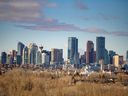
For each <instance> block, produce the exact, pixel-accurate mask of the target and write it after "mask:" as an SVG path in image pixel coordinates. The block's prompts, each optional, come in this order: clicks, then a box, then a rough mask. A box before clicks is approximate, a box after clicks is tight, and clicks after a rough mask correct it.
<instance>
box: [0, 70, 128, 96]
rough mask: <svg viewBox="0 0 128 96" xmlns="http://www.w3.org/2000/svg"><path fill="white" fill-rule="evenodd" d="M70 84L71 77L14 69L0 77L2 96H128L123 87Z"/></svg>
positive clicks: (80, 83) (84, 83) (82, 83)
mask: <svg viewBox="0 0 128 96" xmlns="http://www.w3.org/2000/svg"><path fill="white" fill-rule="evenodd" d="M53 77H54V78H53ZM70 82H71V77H70V76H61V77H59V78H58V77H57V76H56V75H51V74H50V73H47V72H45V73H40V74H33V73H32V72H31V71H23V70H21V69H14V70H12V71H10V72H7V73H6V74H4V75H2V76H0V96H128V88H127V87H124V86H123V85H116V84H112V85H106V84H96V83H87V82H77V83H76V84H75V85H70Z"/></svg>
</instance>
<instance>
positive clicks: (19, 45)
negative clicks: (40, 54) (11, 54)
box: [17, 42, 24, 56]
mask: <svg viewBox="0 0 128 96" xmlns="http://www.w3.org/2000/svg"><path fill="white" fill-rule="evenodd" d="M23 48H24V44H23V43H22V42H18V45H17V55H21V56H22V55H23Z"/></svg>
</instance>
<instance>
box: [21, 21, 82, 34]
mask: <svg viewBox="0 0 128 96" xmlns="http://www.w3.org/2000/svg"><path fill="white" fill-rule="evenodd" d="M20 27H23V28H26V29H31V30H40V31H56V32H57V31H58V32H59V31H68V32H70V31H74V32H75V31H82V30H81V29H80V28H79V27H77V26H75V25H73V24H65V23H59V22H56V24H49V25H48V24H46V25H36V26H24V25H20Z"/></svg>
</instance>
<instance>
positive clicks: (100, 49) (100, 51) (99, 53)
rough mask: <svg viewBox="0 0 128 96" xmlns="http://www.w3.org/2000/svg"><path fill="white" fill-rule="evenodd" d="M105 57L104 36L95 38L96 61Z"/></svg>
mask: <svg viewBox="0 0 128 96" xmlns="http://www.w3.org/2000/svg"><path fill="white" fill-rule="evenodd" d="M104 59H105V37H97V38H96V62H97V63H99V61H100V60H103V61H104Z"/></svg>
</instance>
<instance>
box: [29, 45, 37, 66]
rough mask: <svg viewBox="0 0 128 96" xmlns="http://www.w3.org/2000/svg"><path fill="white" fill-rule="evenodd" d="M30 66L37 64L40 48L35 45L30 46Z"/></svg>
mask: <svg viewBox="0 0 128 96" xmlns="http://www.w3.org/2000/svg"><path fill="white" fill-rule="evenodd" d="M29 47H30V49H29V50H30V54H29V55H30V64H36V63H37V62H36V58H37V57H36V56H37V51H38V46H37V45H36V44H35V43H31V44H30V46H29Z"/></svg>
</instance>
